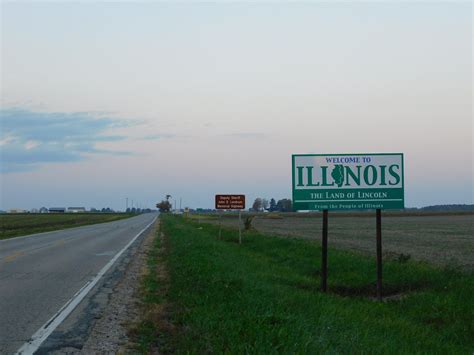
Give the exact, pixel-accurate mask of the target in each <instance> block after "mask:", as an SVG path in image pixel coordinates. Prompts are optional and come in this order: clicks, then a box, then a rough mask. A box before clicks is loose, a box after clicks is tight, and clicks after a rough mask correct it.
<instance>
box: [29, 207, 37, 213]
mask: <svg viewBox="0 0 474 355" xmlns="http://www.w3.org/2000/svg"><path fill="white" fill-rule="evenodd" d="M30 212H31V213H38V212H39V210H38V209H37V208H32V209H31V210H30Z"/></svg>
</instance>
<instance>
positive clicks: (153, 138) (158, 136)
mask: <svg viewBox="0 0 474 355" xmlns="http://www.w3.org/2000/svg"><path fill="white" fill-rule="evenodd" d="M175 137H176V135H175V134H156V135H152V136H145V137H142V138H141V139H143V140H146V141H156V140H160V139H167V138H175Z"/></svg>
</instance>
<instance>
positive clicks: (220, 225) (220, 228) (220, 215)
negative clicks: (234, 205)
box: [219, 212, 222, 240]
mask: <svg viewBox="0 0 474 355" xmlns="http://www.w3.org/2000/svg"><path fill="white" fill-rule="evenodd" d="M221 235H222V212H219V240H220V239H221Z"/></svg>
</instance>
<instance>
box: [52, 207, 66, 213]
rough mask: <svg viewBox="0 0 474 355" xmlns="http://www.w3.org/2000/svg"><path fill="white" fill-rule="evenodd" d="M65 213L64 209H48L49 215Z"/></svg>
mask: <svg viewBox="0 0 474 355" xmlns="http://www.w3.org/2000/svg"><path fill="white" fill-rule="evenodd" d="M64 212H66V208H65V207H50V208H49V213H64Z"/></svg>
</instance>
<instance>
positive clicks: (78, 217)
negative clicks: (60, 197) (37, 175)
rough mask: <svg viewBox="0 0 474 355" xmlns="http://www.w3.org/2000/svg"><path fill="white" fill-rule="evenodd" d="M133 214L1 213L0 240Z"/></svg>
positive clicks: (122, 217)
mask: <svg viewBox="0 0 474 355" xmlns="http://www.w3.org/2000/svg"><path fill="white" fill-rule="evenodd" d="M132 216H135V215H134V214H129V213H68V214H39V213H37V214H34V213H28V214H2V215H0V240H1V239H8V238H13V237H19V236H22V235H28V234H34V233H41V232H49V231H53V230H58V229H65V228H72V227H80V226H85V225H88V224H96V223H103V222H112V221H116V220H119V219H124V218H129V217H132Z"/></svg>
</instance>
